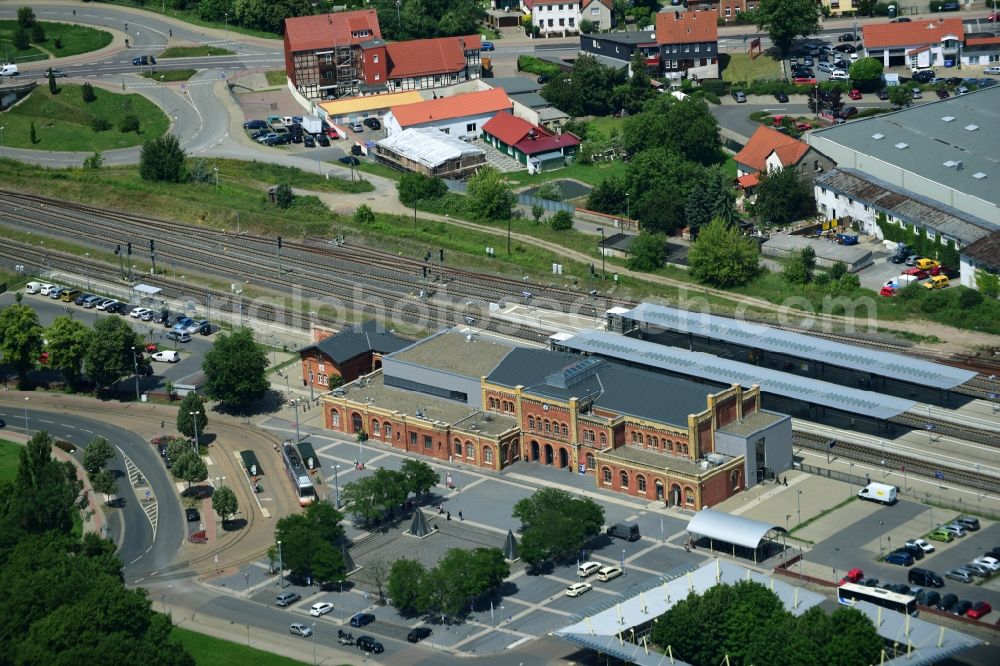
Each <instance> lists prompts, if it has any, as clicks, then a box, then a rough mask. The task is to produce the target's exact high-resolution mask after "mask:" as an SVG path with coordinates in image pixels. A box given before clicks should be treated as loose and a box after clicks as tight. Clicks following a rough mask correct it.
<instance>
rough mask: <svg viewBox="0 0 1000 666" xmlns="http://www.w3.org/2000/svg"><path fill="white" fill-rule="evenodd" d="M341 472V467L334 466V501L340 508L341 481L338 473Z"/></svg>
mask: <svg viewBox="0 0 1000 666" xmlns="http://www.w3.org/2000/svg"><path fill="white" fill-rule="evenodd" d="M338 470H340V465H334V466H333V488H334V493H335V494H334V501H335V502H336V504H335V506H336V507H337V508H338V509H339V508H340V480H339V479H338V478H337V471H338Z"/></svg>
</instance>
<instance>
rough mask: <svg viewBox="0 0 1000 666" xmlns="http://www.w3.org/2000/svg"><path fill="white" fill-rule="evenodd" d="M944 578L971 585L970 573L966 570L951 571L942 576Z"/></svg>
mask: <svg viewBox="0 0 1000 666" xmlns="http://www.w3.org/2000/svg"><path fill="white" fill-rule="evenodd" d="M944 577H945V578H950V579H951V580H957V581H958V582H960V583H971V582H972V573H971V572H970V571H969V570H968V569H962V568H958V569H952V570H951V571H949V572H947V573H946V574H945V575H944Z"/></svg>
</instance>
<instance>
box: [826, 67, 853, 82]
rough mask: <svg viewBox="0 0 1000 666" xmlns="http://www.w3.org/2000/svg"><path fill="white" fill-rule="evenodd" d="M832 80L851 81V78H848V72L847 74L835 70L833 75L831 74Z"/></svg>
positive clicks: (840, 70)
mask: <svg viewBox="0 0 1000 666" xmlns="http://www.w3.org/2000/svg"><path fill="white" fill-rule="evenodd" d="M830 80H831V81H850V80H851V77H850V76H848V75H847V72H845V71H844V70H842V69H837V70H834V71H833V73H832V74H830Z"/></svg>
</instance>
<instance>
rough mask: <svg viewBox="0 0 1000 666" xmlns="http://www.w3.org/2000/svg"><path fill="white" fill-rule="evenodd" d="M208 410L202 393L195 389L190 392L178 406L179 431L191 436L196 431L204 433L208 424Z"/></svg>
mask: <svg viewBox="0 0 1000 666" xmlns="http://www.w3.org/2000/svg"><path fill="white" fill-rule="evenodd" d="M207 411H208V410H206V409H205V401H204V400H203V399H202V397H201V396H200V395H198V394H197V393H195V392H193V391H192V392H191V393H188V394H187V395H186V396H184V399H183V400H181V404H180V407H178V408H177V432H179V433H181V434H182V435H184V436H185V437H189V438H190V437H194V435H195V433H198V435H199V436H201V435H204V434H205V428H206V427H207V426H208V414H207Z"/></svg>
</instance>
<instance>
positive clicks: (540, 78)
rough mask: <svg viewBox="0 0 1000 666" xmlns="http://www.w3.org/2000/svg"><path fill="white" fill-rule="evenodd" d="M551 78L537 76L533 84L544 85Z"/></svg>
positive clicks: (543, 75)
mask: <svg viewBox="0 0 1000 666" xmlns="http://www.w3.org/2000/svg"><path fill="white" fill-rule="evenodd" d="M551 78H552V77H551V76H549V75H548V74H539V75H538V78H537V79H535V82H536V83H539V84H545V83H548V82H549V80H550V79H551Z"/></svg>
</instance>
